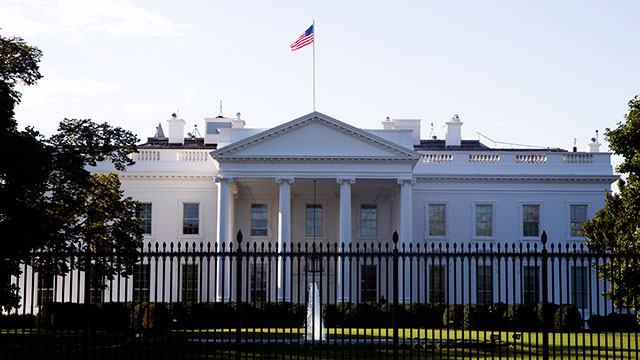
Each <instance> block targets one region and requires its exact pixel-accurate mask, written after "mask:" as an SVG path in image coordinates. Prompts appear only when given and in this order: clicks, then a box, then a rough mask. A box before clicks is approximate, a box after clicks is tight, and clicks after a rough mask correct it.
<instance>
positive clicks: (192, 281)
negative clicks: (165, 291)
mask: <svg viewBox="0 0 640 360" xmlns="http://www.w3.org/2000/svg"><path fill="white" fill-rule="evenodd" d="M181 295H182V296H181V300H182V301H185V302H187V301H197V300H198V265H196V264H184V265H182V291H181Z"/></svg>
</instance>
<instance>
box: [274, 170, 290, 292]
mask: <svg viewBox="0 0 640 360" xmlns="http://www.w3.org/2000/svg"><path fill="white" fill-rule="evenodd" d="M293 181H294V179H293V178H284V177H281V178H276V184H278V185H280V198H279V205H278V208H279V210H278V249H280V252H282V251H283V248H284V246H286V249H287V252H289V251H291V185H293ZM284 261H288V262H289V264H291V259H287V258H285V257H280V258H279V259H278V301H291V266H289V271H288V272H287V267H286V264H283V262H284Z"/></svg>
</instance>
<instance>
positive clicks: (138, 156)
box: [129, 150, 160, 161]
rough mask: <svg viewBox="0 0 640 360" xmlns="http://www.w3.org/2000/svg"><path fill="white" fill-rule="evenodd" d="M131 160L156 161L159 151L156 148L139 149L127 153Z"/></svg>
mask: <svg viewBox="0 0 640 360" xmlns="http://www.w3.org/2000/svg"><path fill="white" fill-rule="evenodd" d="M129 157H130V158H131V160H133V161H158V160H160V151H158V150H140V151H138V152H136V153H131V154H130V155H129Z"/></svg>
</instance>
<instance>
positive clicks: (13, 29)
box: [0, 0, 191, 43]
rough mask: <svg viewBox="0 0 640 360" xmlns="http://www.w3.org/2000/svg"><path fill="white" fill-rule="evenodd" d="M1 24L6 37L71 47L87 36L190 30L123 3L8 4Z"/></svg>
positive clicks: (169, 34) (171, 34) (173, 34)
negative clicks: (46, 38)
mask: <svg viewBox="0 0 640 360" xmlns="http://www.w3.org/2000/svg"><path fill="white" fill-rule="evenodd" d="M0 24H3V25H2V26H3V32H5V33H6V32H9V33H11V34H14V35H19V36H23V37H34V36H39V35H43V34H49V35H54V36H63V37H65V38H66V41H68V42H73V43H82V42H83V41H84V38H85V36H86V35H87V34H88V33H103V34H108V35H111V36H114V37H160V38H180V37H182V36H184V32H185V31H186V30H188V29H190V28H191V27H190V26H189V25H186V24H177V23H175V22H173V21H172V20H171V19H169V18H168V17H166V16H164V15H162V14H160V13H158V12H156V11H153V10H150V9H147V8H144V7H141V6H139V5H136V4H133V3H131V2H130V1H126V0H92V1H84V0H54V1H50V0H8V1H7V3H6V4H3V9H2V12H0Z"/></svg>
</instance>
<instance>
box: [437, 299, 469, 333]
mask: <svg viewBox="0 0 640 360" xmlns="http://www.w3.org/2000/svg"><path fill="white" fill-rule="evenodd" d="M463 319H464V310H463V306H462V304H449V305H448V306H447V308H446V309H445V310H444V313H443V315H442V322H443V323H444V326H445V327H447V328H449V329H461V328H462V321H463Z"/></svg>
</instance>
